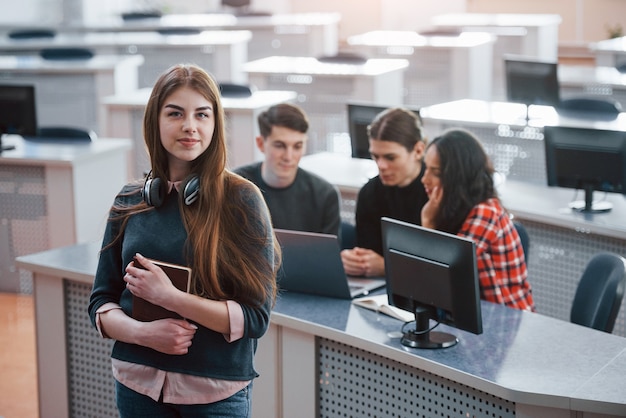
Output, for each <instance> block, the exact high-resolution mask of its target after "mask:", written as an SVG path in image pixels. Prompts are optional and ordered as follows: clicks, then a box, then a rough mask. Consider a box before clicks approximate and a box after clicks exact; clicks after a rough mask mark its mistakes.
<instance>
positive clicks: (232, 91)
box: [219, 83, 254, 98]
mask: <svg viewBox="0 0 626 418" xmlns="http://www.w3.org/2000/svg"><path fill="white" fill-rule="evenodd" d="M219 87H220V94H221V95H222V97H229V98H243V97H250V96H252V92H253V91H254V88H252V87H251V86H248V85H245V84H235V83H219Z"/></svg>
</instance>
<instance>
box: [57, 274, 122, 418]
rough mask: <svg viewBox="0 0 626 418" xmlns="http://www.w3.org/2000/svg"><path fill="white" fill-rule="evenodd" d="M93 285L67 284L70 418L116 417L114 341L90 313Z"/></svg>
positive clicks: (66, 321) (68, 282) (65, 288)
mask: <svg viewBox="0 0 626 418" xmlns="http://www.w3.org/2000/svg"><path fill="white" fill-rule="evenodd" d="M90 293H91V285H87V284H83V283H77V282H72V281H69V280H65V281H64V295H65V315H66V318H65V323H66V326H67V355H68V369H69V370H68V373H67V375H68V377H69V389H68V392H69V398H70V399H69V406H70V408H69V410H70V416H71V417H77V418H78V417H80V418H88V417H93V418H105V417H117V416H118V413H117V408H116V407H115V385H114V379H113V373H112V371H111V349H112V348H113V341H112V340H105V339H103V338H102V337H100V335H98V332H97V331H96V329H95V328H94V327H93V326H92V325H91V322H90V320H89V316H88V314H87V306H88V304H89V295H90Z"/></svg>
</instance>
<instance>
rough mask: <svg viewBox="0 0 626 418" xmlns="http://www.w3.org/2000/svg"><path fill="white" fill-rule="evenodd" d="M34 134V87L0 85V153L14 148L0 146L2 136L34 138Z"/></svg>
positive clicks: (0, 144)
mask: <svg viewBox="0 0 626 418" xmlns="http://www.w3.org/2000/svg"><path fill="white" fill-rule="evenodd" d="M36 133H37V116H36V106H35V87H34V86H31V85H0V152H2V151H5V150H8V149H12V148H14V147H12V146H2V136H3V135H5V134H16V135H33V136H34V135H36Z"/></svg>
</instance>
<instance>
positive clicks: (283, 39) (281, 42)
mask: <svg viewBox="0 0 626 418" xmlns="http://www.w3.org/2000/svg"><path fill="white" fill-rule="evenodd" d="M340 21H341V14H339V13H334V12H333V13H290V14H274V15H268V16H254V15H250V16H246V15H241V16H236V15H232V14H228V13H198V14H166V15H163V16H161V17H160V18H157V19H137V20H132V21H123V20H122V19H121V18H113V19H103V20H100V21H97V22H87V23H86V24H85V25H82V26H81V27H75V29H78V30H81V31H84V32H98V31H99V32H136V31H159V30H176V29H184V30H192V31H193V30H230V31H233V30H246V31H250V32H252V38H251V39H250V42H249V43H248V58H249V59H250V60H256V59H260V58H265V57H268V56H271V55H287V56H301V55H304V56H311V57H317V56H320V55H334V54H335V53H337V48H338V46H339V33H338V32H339V23H340Z"/></svg>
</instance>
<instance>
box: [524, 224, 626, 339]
mask: <svg viewBox="0 0 626 418" xmlns="http://www.w3.org/2000/svg"><path fill="white" fill-rule="evenodd" d="M518 218H519V217H518ZM520 221H521V222H522V223H523V224H524V226H525V227H526V230H527V231H528V235H529V236H530V255H529V263H528V280H529V282H530V284H531V286H532V288H533V298H534V300H535V305H536V306H537V311H538V312H539V313H541V314H543V315H547V316H551V317H553V318H558V319H562V320H564V321H569V317H570V310H571V306H572V301H573V300H574V294H575V292H576V286H577V285H578V281H579V280H580V277H581V276H582V273H583V270H584V269H585V266H586V265H587V262H588V261H589V260H590V259H591V257H592V256H593V255H594V254H596V253H599V252H604V251H610V252H614V253H617V254H620V255H622V256H624V257H626V241H624V240H620V239H617V238H610V237H605V236H599V235H594V234H588V233H584V232H578V231H575V230H573V229H567V228H561V227H557V226H552V225H548V224H545V223H539V222H535V221H532V220H527V219H521V218H520ZM613 334H615V335H620V336H622V337H624V336H626V299H625V300H624V301H622V306H621V308H620V312H619V315H618V316H617V320H616V321H615V327H614V328H613Z"/></svg>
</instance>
